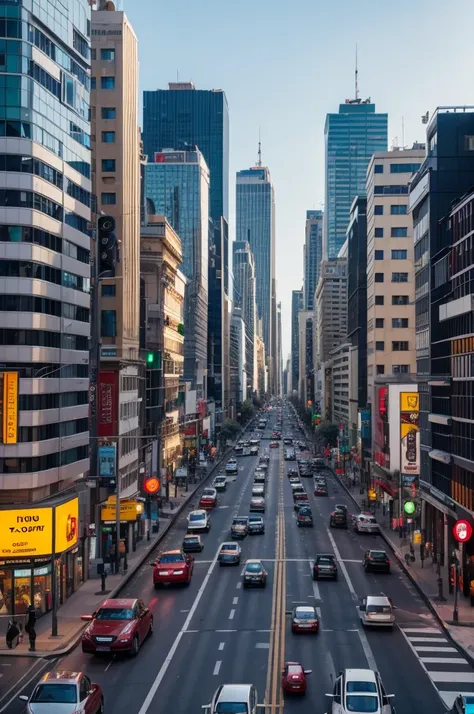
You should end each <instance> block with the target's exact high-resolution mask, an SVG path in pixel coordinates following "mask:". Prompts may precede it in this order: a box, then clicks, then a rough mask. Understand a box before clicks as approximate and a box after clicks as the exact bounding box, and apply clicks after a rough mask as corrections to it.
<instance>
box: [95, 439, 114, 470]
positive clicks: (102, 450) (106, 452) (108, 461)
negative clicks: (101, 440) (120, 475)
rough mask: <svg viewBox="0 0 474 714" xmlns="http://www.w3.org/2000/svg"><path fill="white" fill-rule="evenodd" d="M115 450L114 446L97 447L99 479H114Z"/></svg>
mask: <svg viewBox="0 0 474 714" xmlns="http://www.w3.org/2000/svg"><path fill="white" fill-rule="evenodd" d="M115 449H116V445H115V444H111V445H110V446H99V449H98V458H99V476H100V478H115Z"/></svg>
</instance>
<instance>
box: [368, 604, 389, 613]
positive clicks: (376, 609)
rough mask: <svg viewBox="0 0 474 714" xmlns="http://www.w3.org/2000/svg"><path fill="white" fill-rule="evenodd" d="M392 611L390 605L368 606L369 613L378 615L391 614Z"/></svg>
mask: <svg viewBox="0 0 474 714" xmlns="http://www.w3.org/2000/svg"><path fill="white" fill-rule="evenodd" d="M390 611H391V608H390V605H368V606H367V612H370V613H373V614H377V615H380V614H384V613H389V612H390Z"/></svg>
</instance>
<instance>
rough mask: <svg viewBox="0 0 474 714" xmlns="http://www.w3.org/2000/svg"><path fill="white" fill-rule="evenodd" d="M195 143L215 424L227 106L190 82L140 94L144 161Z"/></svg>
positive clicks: (226, 320) (223, 295) (223, 336)
mask: <svg viewBox="0 0 474 714" xmlns="http://www.w3.org/2000/svg"><path fill="white" fill-rule="evenodd" d="M193 146H197V147H198V149H199V150H200V151H201V152H202V154H203V156H204V160H205V161H206V164H207V166H208V167H209V172H210V182H211V185H210V210H209V213H210V216H211V219H212V229H211V232H210V235H209V245H210V255H209V277H208V282H209V312H208V397H209V398H212V399H214V401H215V403H216V419H217V423H219V420H220V419H221V418H222V415H223V413H224V412H225V409H226V402H227V398H228V395H226V385H228V384H229V374H228V369H227V370H226V367H227V368H228V355H229V339H230V335H229V328H230V316H229V314H228V313H229V306H228V298H229V296H230V292H229V291H230V290H231V285H230V271H229V260H230V255H229V228H228V220H229V110H228V105H227V99H226V96H225V93H224V92H223V91H222V90H217V89H216V90H214V89H212V90H199V89H196V88H195V87H194V85H193V84H192V83H191V82H182V83H181V82H177V83H170V84H169V85H168V89H167V90H166V89H158V90H156V91H146V92H144V93H143V148H144V152H145V154H146V155H147V156H148V158H149V160H151V157H153V155H154V152H155V151H159V150H160V149H162V148H170V149H175V150H177V151H183V150H187V149H188V148H190V147H193Z"/></svg>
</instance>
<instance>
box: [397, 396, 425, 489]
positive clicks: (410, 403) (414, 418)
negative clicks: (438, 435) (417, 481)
mask: <svg viewBox="0 0 474 714" xmlns="http://www.w3.org/2000/svg"><path fill="white" fill-rule="evenodd" d="M419 405H420V397H419V394H418V392H401V393H400V439H401V454H400V457H401V458H400V472H401V473H402V479H403V475H405V474H408V475H411V476H419V474H420V432H419V429H418V421H419V417H420V406H419Z"/></svg>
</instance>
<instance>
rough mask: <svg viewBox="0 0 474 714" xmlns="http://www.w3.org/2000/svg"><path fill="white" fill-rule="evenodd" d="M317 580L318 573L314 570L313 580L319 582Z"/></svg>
mask: <svg viewBox="0 0 474 714" xmlns="http://www.w3.org/2000/svg"><path fill="white" fill-rule="evenodd" d="M317 579H318V576H317V575H316V573H315V572H314V570H313V580H317Z"/></svg>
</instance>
